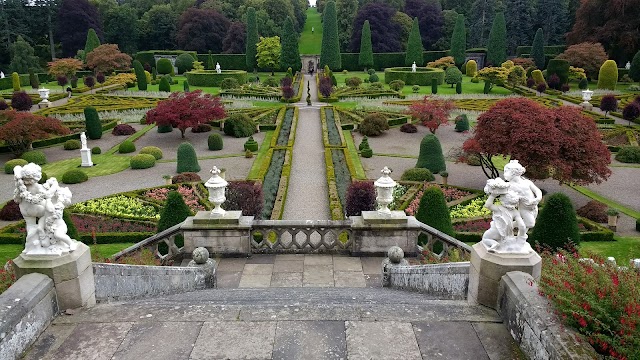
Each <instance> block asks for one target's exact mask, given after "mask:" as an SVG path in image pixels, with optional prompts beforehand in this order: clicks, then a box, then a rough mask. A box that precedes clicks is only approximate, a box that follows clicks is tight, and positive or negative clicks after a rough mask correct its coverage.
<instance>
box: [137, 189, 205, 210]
mask: <svg viewBox="0 0 640 360" xmlns="http://www.w3.org/2000/svg"><path fill="white" fill-rule="evenodd" d="M171 191H177V192H178V193H180V195H182V198H183V199H184V202H185V204H187V206H188V207H189V209H191V211H192V212H194V213H195V212H197V211H202V210H205V207H204V205H202V204H201V203H200V199H201V196H200V194H199V193H198V192H197V191H196V190H195V189H193V188H192V187H191V186H189V185H180V186H178V187H177V188H168V187H161V188H155V189H150V190H147V191H146V192H145V193H144V195H143V196H144V197H145V198H146V199H148V200H150V201H153V202H156V203H159V204H163V203H164V202H165V201H166V200H167V195H168V194H169V192H171Z"/></svg>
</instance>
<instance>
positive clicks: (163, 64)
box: [156, 59, 174, 75]
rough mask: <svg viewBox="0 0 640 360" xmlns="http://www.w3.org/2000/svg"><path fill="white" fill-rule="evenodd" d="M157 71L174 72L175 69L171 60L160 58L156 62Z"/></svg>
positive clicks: (162, 73)
mask: <svg viewBox="0 0 640 360" xmlns="http://www.w3.org/2000/svg"><path fill="white" fill-rule="evenodd" d="M156 71H157V73H158V74H161V75H166V74H173V72H174V70H173V65H171V60H169V59H158V62H156Z"/></svg>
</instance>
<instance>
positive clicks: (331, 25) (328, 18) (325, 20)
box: [320, 1, 342, 70]
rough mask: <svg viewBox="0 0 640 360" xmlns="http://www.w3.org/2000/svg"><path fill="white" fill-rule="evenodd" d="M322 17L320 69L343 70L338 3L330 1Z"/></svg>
mask: <svg viewBox="0 0 640 360" xmlns="http://www.w3.org/2000/svg"><path fill="white" fill-rule="evenodd" d="M322 15H323V17H322V47H321V49H320V67H321V68H324V66H325V65H328V66H329V68H330V69H331V70H340V69H342V62H341V58H340V40H339V39H338V18H337V15H336V3H335V2H333V1H329V2H328V3H327V4H326V6H325V7H324V12H323V14H322Z"/></svg>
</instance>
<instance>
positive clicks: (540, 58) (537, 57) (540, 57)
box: [531, 28, 545, 70]
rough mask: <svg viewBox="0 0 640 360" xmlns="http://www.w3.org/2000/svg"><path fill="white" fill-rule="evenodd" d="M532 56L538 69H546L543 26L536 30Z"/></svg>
mask: <svg viewBox="0 0 640 360" xmlns="http://www.w3.org/2000/svg"><path fill="white" fill-rule="evenodd" d="M531 58H532V59H533V62H534V63H535V64H536V67H537V68H538V69H540V70H542V69H544V64H545V58H544V34H543V32H542V28H540V29H538V31H536V36H535V37H534V38H533V45H531Z"/></svg>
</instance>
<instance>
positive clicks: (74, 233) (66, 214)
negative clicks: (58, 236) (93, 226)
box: [62, 209, 80, 240]
mask: <svg viewBox="0 0 640 360" xmlns="http://www.w3.org/2000/svg"><path fill="white" fill-rule="evenodd" d="M62 220H63V221H64V223H65V224H66V225H67V235H69V237H70V238H72V239H75V240H79V239H80V234H78V229H77V228H76V224H74V223H73V221H72V220H71V212H70V211H69V210H68V209H64V210H62Z"/></svg>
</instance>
